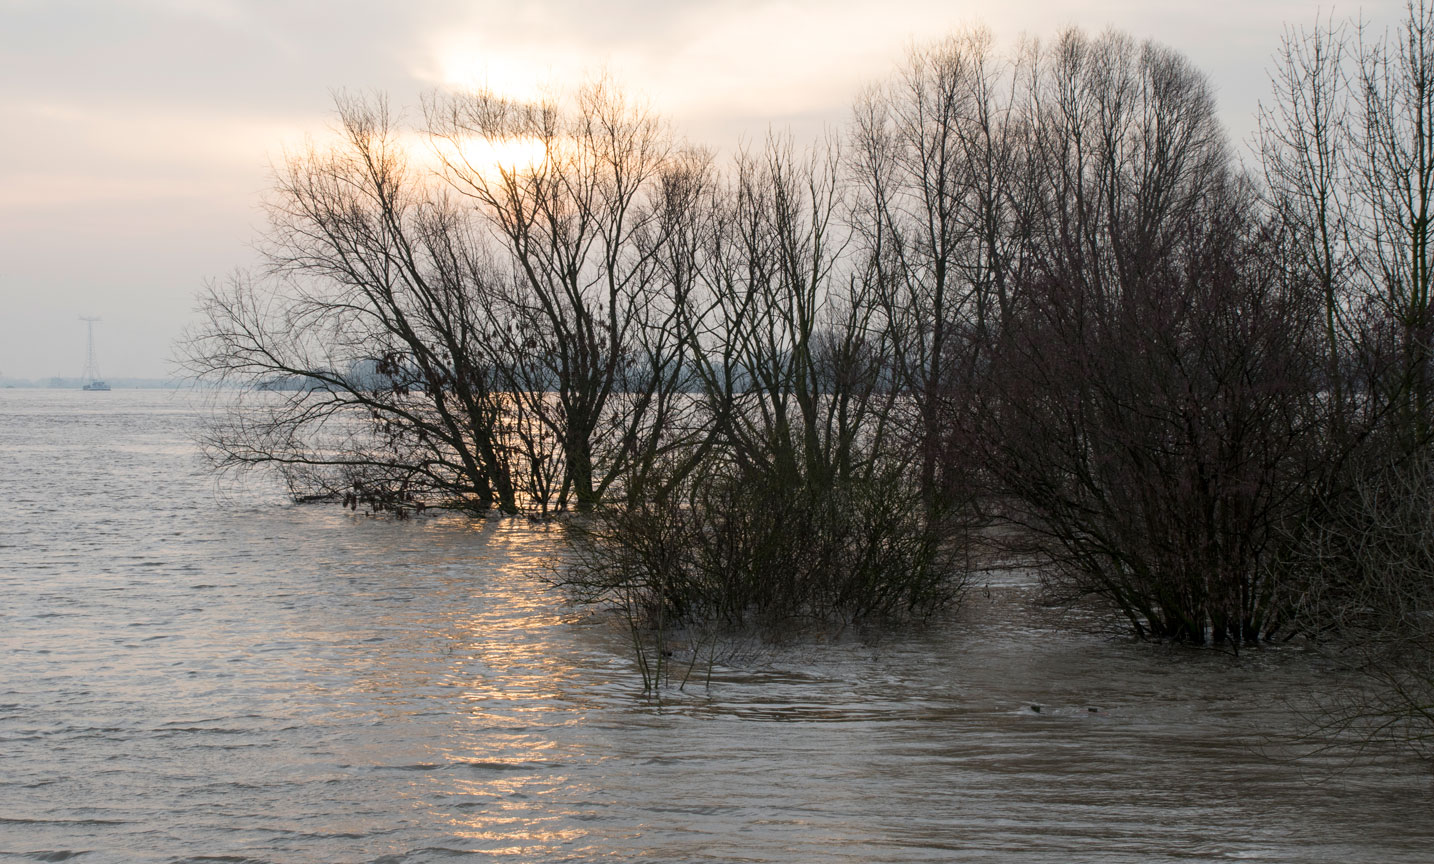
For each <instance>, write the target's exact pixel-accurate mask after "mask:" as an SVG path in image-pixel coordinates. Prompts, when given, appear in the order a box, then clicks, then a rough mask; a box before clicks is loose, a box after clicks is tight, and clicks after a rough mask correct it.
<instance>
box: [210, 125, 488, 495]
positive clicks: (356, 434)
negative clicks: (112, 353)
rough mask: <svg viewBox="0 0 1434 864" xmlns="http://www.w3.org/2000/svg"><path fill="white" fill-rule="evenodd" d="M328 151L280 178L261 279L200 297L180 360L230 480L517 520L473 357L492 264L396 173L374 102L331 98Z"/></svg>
mask: <svg viewBox="0 0 1434 864" xmlns="http://www.w3.org/2000/svg"><path fill="white" fill-rule="evenodd" d="M338 111H339V119H340V129H339V132H340V141H339V143H337V144H336V145H335V146H334V147H333V148H332V149H328V150H319V149H314V148H311V149H310V150H308V151H307V152H305V153H303V154H301V155H298V156H295V157H292V158H290V159H289V160H288V161H287V162H286V163H285V164H284V165H283V166H282V167H281V168H280V169H279V170H278V172H277V177H276V185H275V189H274V195H273V199H272V201H271V202H270V205H269V215H270V222H271V226H272V227H271V229H270V231H269V233H268V234H267V235H266V237H265V241H264V244H263V247H262V248H263V250H264V253H265V256H266V258H267V267H266V269H265V271H264V273H263V274H262V275H261V276H260V277H258V278H253V277H249V276H244V275H240V276H236V277H235V278H233V279H231V280H229V281H227V282H223V283H216V284H214V285H212V286H211V287H210V289H209V291H208V292H207V294H206V296H205V297H204V299H203V301H202V307H201V308H202V311H203V313H204V316H205V320H204V323H203V324H202V325H200V326H199V327H198V328H197V330H195V331H194V332H193V333H192V334H191V335H190V338H189V339H188V340H187V342H186V345H185V351H186V355H187V358H186V362H187V365H188V367H189V368H190V370H191V371H192V372H193V373H195V374H196V375H197V376H199V377H201V378H203V379H206V380H209V381H211V382H215V383H220V384H225V385H233V386H236V387H238V388H239V389H232V390H223V391H218V392H219V393H220V394H221V395H222V399H223V401H224V402H225V405H226V408H225V410H221V411H220V412H218V413H216V415H215V416H214V418H213V420H212V422H211V425H210V426H209V430H208V434H207V443H208V445H209V449H210V453H211V455H212V456H213V458H214V459H215V460H216V462H217V464H219V465H220V466H224V467H244V466H263V465H267V466H277V467H278V468H279V469H280V470H281V471H282V472H283V473H284V474H285V476H286V477H287V478H288V479H289V480H290V482H291V486H292V487H293V490H294V492H295V494H296V495H299V496H306V495H344V496H348V498H349V500H350V501H351V502H357V501H358V500H360V499H362V500H365V501H368V502H370V503H373V504H375V505H379V506H394V505H401V504H402V503H404V502H407V501H409V500H411V499H413V498H414V497H415V496H419V497H420V498H421V497H422V496H426V495H432V496H436V497H437V498H438V499H439V500H441V501H442V503H444V504H448V505H458V506H463V507H469V508H472V509H476V510H480V511H481V510H486V509H488V508H490V507H494V506H496V507H498V508H500V509H502V510H504V511H508V512H513V511H514V510H515V509H516V501H515V498H514V491H513V484H512V480H511V469H510V459H509V454H508V452H507V450H506V446H505V444H504V442H503V441H502V440H501V439H500V436H499V434H498V426H499V423H500V415H501V414H502V399H501V398H500V397H498V396H496V395H495V392H494V386H493V385H494V383H495V379H494V375H493V370H492V369H491V368H489V367H487V366H486V365H484V364H483V363H482V358H483V356H484V355H483V352H481V351H479V350H478V347H479V345H480V344H481V343H482V340H483V337H484V335H485V323H484V318H485V316H484V314H483V310H482V308H481V303H480V296H481V293H482V290H483V289H482V285H483V283H484V282H485V280H487V279H489V278H490V276H489V273H488V265H487V262H486V258H485V257H484V255H483V254H482V250H481V247H480V246H479V244H478V243H477V241H476V238H475V237H473V235H472V234H471V232H470V231H469V230H468V229H467V226H466V224H465V222H464V220H463V218H462V215H461V213H460V212H459V211H458V210H457V209H456V208H455V207H454V206H453V202H452V201H451V200H449V199H448V198H447V197H446V196H445V195H443V194H442V193H441V192H440V191H439V190H437V189H435V188H434V187H433V185H432V184H430V183H428V182H426V181H425V178H424V176H423V175H422V173H421V172H418V171H415V170H414V169H413V168H412V167H411V166H410V165H409V163H408V154H407V153H406V152H405V148H404V146H403V144H402V142H401V140H400V136H401V131H400V129H399V128H398V126H397V125H396V123H395V122H394V120H393V117H392V116H391V114H390V113H389V110H388V108H387V105H386V104H385V103H384V102H383V100H381V99H378V100H368V101H366V100H363V99H357V98H348V97H341V98H340V99H339V100H338Z"/></svg>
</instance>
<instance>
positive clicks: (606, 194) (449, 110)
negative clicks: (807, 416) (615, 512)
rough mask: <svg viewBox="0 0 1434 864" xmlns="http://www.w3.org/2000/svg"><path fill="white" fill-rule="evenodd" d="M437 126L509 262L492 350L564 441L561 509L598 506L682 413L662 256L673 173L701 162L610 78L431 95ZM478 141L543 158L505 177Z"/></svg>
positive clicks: (454, 172)
mask: <svg viewBox="0 0 1434 864" xmlns="http://www.w3.org/2000/svg"><path fill="white" fill-rule="evenodd" d="M428 119H429V124H430V127H431V129H432V130H433V134H434V135H435V136H436V137H437V138H438V139H439V141H440V143H441V148H440V152H441V153H442V156H443V159H444V164H445V168H446V175H447V177H448V180H449V182H450V183H451V184H452V185H453V187H454V188H455V189H457V190H458V191H459V192H461V193H462V194H463V195H464V196H466V197H467V198H468V199H469V200H470V201H471V202H472V203H473V204H474V205H475V207H476V208H477V212H478V213H479V214H480V215H481V216H482V217H483V219H484V220H485V223H486V225H487V226H488V230H489V236H490V238H491V239H492V240H494V241H495V242H496V243H497V244H498V246H499V248H501V250H502V256H503V260H504V261H505V262H506V264H507V266H508V267H509V268H510V272H509V276H508V278H507V279H506V280H504V281H503V282H502V283H501V284H495V286H494V290H492V291H491V292H490V293H489V294H488V295H487V297H486V302H487V303H488V305H489V308H490V310H491V314H492V315H493V316H494V317H495V320H496V326H495V327H494V328H493V329H492V334H493V339H494V342H493V344H492V346H491V350H490V352H489V353H488V355H487V356H488V357H489V358H490V362H491V363H492V364H493V366H494V368H495V369H497V370H498V371H499V373H500V374H501V375H502V376H503V379H504V387H505V389H506V390H508V391H509V392H510V393H511V394H512V396H513V398H514V399H516V400H518V401H519V402H520V403H522V412H523V414H524V416H526V417H528V418H531V419H532V421H534V422H536V423H537V424H540V425H541V427H542V428H543V429H544V430H545V431H546V433H547V434H548V435H549V436H551V437H552V438H553V439H554V440H555V441H556V442H557V443H558V445H559V448H560V451H561V454H562V483H561V488H560V489H559V490H558V492H557V494H556V496H555V500H556V503H558V504H559V506H562V505H564V504H565V503H566V502H567V501H568V500H569V498H570V497H571V499H573V500H574V501H575V503H576V506H577V508H578V509H580V510H587V509H591V508H593V507H595V506H596V505H597V504H598V503H599V502H600V501H601V500H602V499H603V497H604V495H605V494H607V492H608V490H609V488H610V487H611V486H612V485H613V484H614V483H616V482H618V481H619V479H620V478H622V477H624V476H627V475H629V474H630V469H631V468H632V467H633V465H634V464H643V463H645V462H648V461H650V460H651V458H652V451H653V448H655V447H657V446H659V443H658V442H659V439H660V437H661V435H662V432H663V428H662V427H663V426H665V425H667V423H668V422H669V421H670V420H671V414H672V412H673V411H675V410H677V408H676V397H677V394H678V392H679V391H680V389H681V387H682V383H683V376H682V374H681V372H680V367H681V365H682V364H681V361H680V359H679V357H680V356H681V355H682V352H683V351H685V350H686V346H687V343H686V342H685V341H684V339H683V338H682V333H681V329H680V328H678V327H676V326H674V321H675V319H674V316H675V315H676V309H677V305H678V302H677V301H678V300H679V299H680V298H675V297H674V296H673V292H674V291H676V292H680V291H681V290H682V288H681V286H680V285H676V284H674V283H670V282H668V281H665V280H664V279H663V278H662V277H663V276H664V275H665V273H667V271H664V270H663V268H662V266H661V264H662V256H663V255H664V253H665V251H666V246H667V237H666V235H665V232H666V231H669V230H673V229H674V228H675V224H674V222H673V219H672V213H671V208H672V206H673V205H674V201H673V200H672V198H671V197H670V195H668V193H670V192H671V190H672V186H671V184H670V183H668V181H670V180H672V179H673V178H675V177H676V176H678V175H679V174H681V173H682V172H683V171H685V170H690V169H691V166H690V165H689V164H686V163H685V161H684V158H683V157H682V155H681V154H679V153H676V152H675V151H674V148H673V145H672V143H671V140H670V137H669V135H668V134H667V133H666V131H665V130H664V128H663V127H662V125H661V124H660V123H659V122H658V121H657V119H656V118H654V117H652V116H651V115H650V114H649V113H647V112H646V111H645V110H643V109H640V108H638V107H635V106H634V105H632V104H630V103H629V102H628V101H627V100H626V99H625V98H624V97H623V96H622V95H621V94H620V93H619V92H618V91H617V89H616V88H615V87H614V86H613V85H612V83H611V82H608V81H597V82H595V83H593V84H590V85H588V86H586V87H584V88H582V89H580V90H579V91H578V93H577V96H576V99H575V104H574V105H573V106H572V107H571V108H565V106H563V105H561V104H559V102H558V101H557V100H549V101H545V102H542V103H539V104H524V105H519V104H515V103H512V102H510V101H508V100H505V99H503V98H500V97H498V96H496V95H494V94H492V93H486V92H478V93H472V94H468V95H466V96H461V97H455V98H451V99H435V100H433V101H431V102H430V104H429V106H428ZM475 142H480V143H484V144H487V145H489V146H492V147H502V146H505V145H512V144H513V143H515V142H516V143H517V144H518V145H526V146H529V147H531V148H533V158H532V159H531V161H530V163H529V164H521V165H508V166H500V167H499V168H498V169H497V170H494V168H493V166H492V165H491V164H489V163H488V162H487V161H486V160H483V161H475V160H474V159H473V158H472V157H471V156H470V155H469V154H470V153H471V151H472V147H473V145H474V143H475ZM665 196H667V197H665ZM658 417H661V418H662V423H655V422H654V419H655V418H658ZM543 503H546V502H543Z"/></svg>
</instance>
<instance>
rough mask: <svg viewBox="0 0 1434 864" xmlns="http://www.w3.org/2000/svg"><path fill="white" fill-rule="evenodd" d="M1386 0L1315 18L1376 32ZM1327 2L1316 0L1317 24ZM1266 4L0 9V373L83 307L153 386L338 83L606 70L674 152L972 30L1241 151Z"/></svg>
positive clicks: (458, 3)
mask: <svg viewBox="0 0 1434 864" xmlns="http://www.w3.org/2000/svg"><path fill="white" fill-rule="evenodd" d="M1403 6H1404V3H1403V0H1376V2H1366V3H1364V4H1363V5H1362V6H1360V5H1354V4H1350V5H1348V6H1337V7H1335V12H1336V13H1337V14H1341V15H1358V14H1359V13H1360V12H1361V11H1362V12H1363V14H1364V17H1365V18H1366V19H1368V20H1370V21H1371V22H1373V23H1375V24H1376V25H1378V26H1385V25H1391V26H1392V25H1395V24H1397V23H1398V20H1399V19H1400V17H1401V14H1402V10H1403ZM1327 8H1328V7H1326V9H1327ZM1318 11H1319V9H1318V7H1317V6H1316V5H1315V4H1314V3H1311V2H1307V0H1306V2H1290V0H1197V2H1192V0H1178V2H1165V0H1090V2H1083V3H1077V2H1059V0H999V2H995V0H992V2H979V0H946V2H931V0H876V2H856V0H787V2H768V0H712V2H684V0H629V2H617V3H602V2H591V0H589V2H578V0H528V2H520V0H509V2H488V0H467V2H463V0H405V2H380V0H344V2H339V0H92V2H81V0H0V117H3V120H0V376H8V377H20V378H47V377H49V376H52V375H62V376H77V375H79V373H80V371H81V368H82V367H83V364H84V325H83V324H81V323H80V322H79V321H78V320H77V317H78V316H79V315H82V314H83V315H98V316H101V317H102V318H103V323H102V324H100V325H99V326H98V327H97V330H96V342H97V346H98V352H99V357H100V361H101V367H102V370H103V372H104V374H105V375H106V376H108V377H111V378H119V377H163V376H166V375H168V374H171V372H172V371H173V369H172V367H171V366H170V357H171V353H172V350H171V349H172V343H173V341H174V339H175V338H176V336H178V334H179V333H180V332H181V331H182V330H183V328H184V326H185V324H186V323H187V322H188V321H190V319H191V317H192V310H193V307H194V297H195V294H196V292H197V291H198V290H199V289H200V288H201V287H202V286H203V285H204V283H205V281H206V280H209V279H212V278H217V277H222V276H224V275H225V274H227V273H229V272H231V271H232V270H233V269H234V268H236V267H240V266H244V265H247V264H250V263H252V262H253V260H254V253H253V252H252V249H251V243H252V241H253V239H254V238H255V236H256V235H257V233H258V232H260V231H262V230H263V217H262V214H261V213H260V211H259V209H258V206H257V205H258V201H259V198H260V196H261V194H262V193H263V191H264V189H265V188H266V186H267V185H268V171H269V164H270V160H271V158H274V157H276V156H278V155H279V154H280V152H281V150H282V148H283V147H284V146H285V144H286V143H287V144H289V145H293V144H295V143H298V142H301V141H302V140H303V137H304V135H305V134H306V133H319V134H321V133H323V131H324V130H325V129H326V128H327V125H328V124H329V122H330V108H331V104H332V100H331V96H330V94H331V93H332V92H333V91H334V90H336V89H338V88H346V89H350V90H382V91H384V92H387V93H388V94H389V96H390V99H391V101H392V102H393V103H395V104H397V105H400V106H407V107H408V108H409V109H410V114H411V115H416V114H417V108H418V105H419V99H420V96H421V95H422V94H423V93H424V92H426V91H429V90H433V89H442V88H453V87H459V86H462V85H464V84H472V83H475V82H478V83H484V82H486V83H487V84H488V85H490V86H493V87H494V88H495V89H499V90H503V91H507V92H509V93H511V94H512V95H515V96H523V95H525V94H527V93H531V92H533V91H534V90H535V89H536V88H537V87H539V86H540V85H542V84H543V83H545V82H551V83H556V84H565V83H573V82H576V81H578V80H580V79H581V78H583V77H584V76H586V75H589V74H591V73H592V72H594V71H596V70H599V69H604V68H605V69H607V70H609V72H610V73H612V74H613V76H614V77H615V78H617V80H618V81H619V82H620V83H622V84H623V85H624V86H625V87H626V88H627V89H629V90H632V91H636V92H638V93H641V94H644V95H645V96H647V97H648V98H649V99H650V101H651V102H652V104H653V105H654V107H655V108H656V109H657V110H658V111H659V112H661V113H663V114H665V115H666V116H668V117H669V118H670V119H671V120H672V121H673V122H674V124H675V125H676V127H677V128H678V130H679V131H680V132H681V133H683V134H685V135H686V136H687V137H688V138H689V139H693V140H696V141H700V142H702V143H706V144H709V145H711V146H714V147H717V148H719V149H721V150H723V151H728V152H730V150H731V149H732V146H733V145H734V144H735V143H736V142H737V140H738V139H739V137H740V136H742V135H743V134H745V135H747V136H749V137H756V138H760V137H761V136H762V135H764V134H765V133H766V131H767V129H768V128H769V127H771V126H776V127H778V128H784V127H788V126H790V127H791V128H792V129H793V131H794V132H795V133H796V134H797V135H799V136H806V135H810V134H813V133H814V132H815V131H816V130H819V129H820V128H821V127H822V125H823V124H825V123H831V124H840V123H842V122H843V121H844V119H845V116H846V112H847V108H848V106H849V104H850V102H851V100H852V97H853V96H855V95H856V93H857V91H858V90H859V89H860V88H861V87H862V86H863V85H864V84H866V83H868V82H872V81H876V80H879V79H882V78H884V77H886V76H887V75H889V74H890V73H891V71H892V70H893V69H894V68H895V66H896V64H897V63H898V62H899V61H900V59H901V57H902V55H903V53H904V51H905V49H906V47H907V46H908V45H910V44H912V43H913V42H918V43H919V42H922V41H927V40H930V39H934V38H937V37H939V36H941V35H943V34H945V33H947V32H949V31H951V30H952V29H955V28H957V27H960V26H962V25H964V24H970V23H984V24H985V25H986V26H988V27H989V28H991V30H992V31H993V32H994V33H995V35H996V37H997V40H998V42H1000V43H1001V44H1003V45H1006V46H1009V45H1011V44H1013V43H1014V42H1015V41H1016V40H1017V39H1018V38H1019V37H1020V36H1021V35H1022V34H1029V35H1033V36H1037V37H1049V36H1050V35H1052V34H1054V33H1055V32H1056V31H1057V30H1059V29H1060V28H1062V27H1064V26H1067V25H1071V24H1076V25H1079V26H1081V27H1083V28H1085V29H1086V30H1088V31H1099V30H1101V29H1104V28H1106V27H1116V28H1119V29H1122V30H1125V31H1127V32H1129V33H1131V34H1132V35H1135V36H1137V37H1142V38H1146V37H1148V38H1153V39H1155V40H1158V41H1160V42H1164V43H1166V44H1168V45H1170V46H1172V47H1174V48H1176V49H1178V50H1180V51H1182V52H1184V53H1185V54H1186V55H1188V56H1189V57H1190V58H1191V59H1192V60H1193V61H1194V62H1195V64H1196V65H1197V66H1199V67H1200V68H1201V69H1203V70H1205V71H1206V73H1208V74H1209V75H1210V77H1211V80H1212V81H1213V82H1214V84H1215V86H1216V88H1217V91H1218V93H1219V97H1220V104H1221V110H1222V113H1223V116H1224V119H1225V122H1226V125H1227V126H1228V127H1229V129H1230V130H1231V134H1232V136H1233V137H1234V138H1235V139H1236V140H1237V141H1239V142H1243V141H1244V140H1246V139H1247V138H1248V137H1249V134H1250V133H1251V131H1252V129H1253V119H1252V118H1253V115H1254V112H1255V110H1256V106H1257V102H1258V100H1259V99H1260V98H1261V97H1262V96H1263V95H1264V93H1265V91H1266V88H1267V78H1266V74H1265V68H1266V66H1267V64H1268V61H1269V58H1270V55H1271V54H1272V53H1273V52H1274V50H1275V49H1276V48H1277V47H1278V44H1279V39H1280V35H1281V32H1282V29H1283V27H1284V25H1285V23H1286V22H1289V23H1293V24H1297V25H1298V24H1309V23H1311V22H1312V21H1313V18H1314V16H1315V15H1316V14H1317V12H1318Z"/></svg>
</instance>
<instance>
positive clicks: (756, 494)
mask: <svg viewBox="0 0 1434 864" xmlns="http://www.w3.org/2000/svg"><path fill="white" fill-rule="evenodd" d="M909 486H910V484H908V483H905V482H903V481H902V480H901V479H900V478H899V477H897V476H895V475H887V476H878V477H872V478H863V479H844V480H836V481H833V482H830V483H822V484H814V483H810V482H808V483H803V484H800V485H786V484H783V483H780V482H777V481H776V480H774V479H772V478H770V477H768V476H764V475H762V474H752V473H747V472H741V471H738V470H736V469H731V470H727V471H718V472H716V473H715V474H714V473H708V474H706V475H703V476H701V477H699V478H697V479H691V480H688V481H685V482H683V483H681V484H678V486H677V487H676V488H674V489H673V491H672V492H671V493H669V494H666V495H663V496H661V497H658V498H655V499H652V500H646V501H642V502H638V503H635V504H633V505H632V506H629V507H625V508H621V509H611V510H605V511H603V512H602V513H599V514H596V515H594V517H593V519H592V521H591V522H590V523H589V524H588V525H586V526H585V527H583V528H581V529H578V530H579V531H580V532H581V536H580V538H579V541H578V542H577V543H576V544H575V547H576V553H575V559H574V561H573V563H572V564H571V565H570V566H569V567H568V568H567V570H566V571H565V572H564V573H563V575H562V583H563V584H564V585H565V586H566V587H568V588H569V589H571V590H572V591H574V593H576V594H577V595H578V596H579V597H580V598H581V599H583V600H586V601H588V602H595V603H600V604H605V605H608V606H610V607H613V608H615V609H617V610H618V611H619V612H620V613H621V614H622V615H623V617H624V618H625V620H626V622H627V623H628V625H629V627H630V628H631V634H632V637H633V641H634V646H635V648H636V649H637V653H638V657H639V662H640V663H641V665H642V669H643V673H644V680H645V682H646V683H647V684H648V686H652V685H654V684H656V683H657V682H658V681H659V680H660V679H661V678H662V677H663V671H662V670H663V665H664V658H665V657H667V656H669V654H670V653H671V652H670V651H669V649H668V647H667V646H668V640H669V638H670V637H671V635H672V634H673V633H675V632H677V631H679V630H685V631H687V632H688V634H689V635H692V634H696V633H701V634H704V635H708V636H711V635H715V634H717V633H720V632H724V631H725V632H733V631H736V630H741V629H746V628H749V627H756V628H757V629H758V630H759V632H761V633H763V634H766V635H769V636H770V635H780V634H785V633H790V632H792V631H794V630H799V629H802V628H804V627H807V626H810V625H827V626H830V625H835V626H845V625H849V624H854V623H858V622H864V621H872V620H879V619H893V618H895V619H903V620H911V619H924V618H926V617H927V616H929V615H930V614H932V613H933V612H935V611H936V610H938V609H940V608H942V607H943V606H946V605H948V604H950V603H952V602H953V601H955V600H956V599H958V598H959V596H960V594H961V592H962V590H963V589H964V587H965V568H964V566H963V561H962V560H961V559H960V558H959V555H960V554H961V549H962V548H963V547H960V546H958V545H957V544H953V543H952V542H951V540H950V538H949V536H948V535H949V534H950V531H949V525H943V524H941V523H940V520H937V519H935V518H933V517H932V515H931V513H930V511H929V510H928V509H927V508H926V507H925V506H924V505H923V503H922V498H921V496H920V494H919V493H918V492H917V490H915V489H911V488H909ZM697 641H702V640H700V639H699V640H697Z"/></svg>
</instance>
